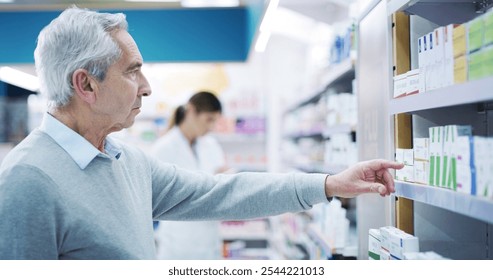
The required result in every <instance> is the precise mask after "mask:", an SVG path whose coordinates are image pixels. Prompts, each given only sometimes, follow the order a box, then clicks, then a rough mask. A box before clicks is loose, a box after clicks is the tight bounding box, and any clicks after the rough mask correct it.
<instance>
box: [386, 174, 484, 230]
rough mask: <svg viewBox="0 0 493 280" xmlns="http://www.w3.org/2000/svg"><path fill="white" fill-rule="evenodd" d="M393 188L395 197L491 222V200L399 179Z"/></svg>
mask: <svg viewBox="0 0 493 280" xmlns="http://www.w3.org/2000/svg"><path fill="white" fill-rule="evenodd" d="M395 189H396V190H395V193H394V195H395V196H397V197H405V198H408V199H412V200H414V201H419V202H422V203H425V204H428V205H432V206H436V207H440V208H443V209H447V210H449V211H452V212H455V213H459V214H462V215H465V216H469V217H472V218H475V219H478V220H481V221H484V222H487V223H490V224H493V214H492V213H493V200H489V199H486V198H482V197H477V196H473V195H467V194H463V193H458V192H454V191H451V190H448V189H444V188H440V187H433V186H427V185H420V184H414V183H408V182H401V181H396V182H395Z"/></svg>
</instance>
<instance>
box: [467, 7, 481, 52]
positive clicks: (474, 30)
mask: <svg viewBox="0 0 493 280" xmlns="http://www.w3.org/2000/svg"><path fill="white" fill-rule="evenodd" d="M483 19H484V18H483V17H482V16H478V17H477V18H475V19H473V20H471V21H469V22H468V23H467V24H466V25H467V38H468V41H467V42H468V51H469V53H473V52H475V51H477V50H479V49H480V48H481V47H482V46H483V36H484V20H483Z"/></svg>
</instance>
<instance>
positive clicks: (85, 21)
mask: <svg viewBox="0 0 493 280" xmlns="http://www.w3.org/2000/svg"><path fill="white" fill-rule="evenodd" d="M127 29H128V23H127V21H126V19H125V15H124V14H122V13H117V14H109V13H98V12H94V11H89V10H86V9H81V8H78V7H75V6H73V7H71V8H68V9H66V10H65V11H63V12H62V13H61V14H60V15H59V16H58V17H57V18H56V19H54V20H53V21H51V23H50V24H48V25H47V26H46V27H45V28H43V30H41V32H40V33H39V36H38V44H37V47H36V50H35V51H34V62H35V65H36V72H37V74H38V77H39V80H40V86H41V88H40V91H41V94H43V95H45V96H47V97H48V100H49V103H50V106H54V107H62V106H64V105H67V104H68V103H69V102H70V100H71V98H72V95H73V85H72V74H73V73H74V72H75V70H77V69H86V70H87V71H88V72H89V74H90V75H92V76H94V77H96V78H97V79H98V80H99V81H102V80H104V78H105V75H106V72H107V70H108V68H109V67H110V66H111V65H112V64H113V63H115V62H116V61H117V60H118V59H119V58H120V56H121V53H122V51H121V49H120V47H119V46H118V44H117V43H116V42H115V41H114V40H113V38H112V37H111V34H110V33H111V32H112V31H114V30H127Z"/></svg>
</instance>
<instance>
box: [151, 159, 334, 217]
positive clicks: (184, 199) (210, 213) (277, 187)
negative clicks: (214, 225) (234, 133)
mask: <svg viewBox="0 0 493 280" xmlns="http://www.w3.org/2000/svg"><path fill="white" fill-rule="evenodd" d="M151 168H152V181H153V182H152V183H153V215H154V218H155V219H161V220H233V219H250V218H258V217H265V216H271V215H277V214H281V213H285V212H299V211H303V210H308V209H310V208H311V207H312V206H313V205H314V204H316V203H321V202H324V201H325V202H326V201H327V200H326V197H325V189H324V183H325V178H326V175H324V174H294V173H292V174H273V173H260V172H257V173H255V172H243V173H238V174H233V175H226V174H220V175H215V176H211V175H208V174H205V173H201V172H191V171H187V170H184V169H180V168H178V167H176V166H173V165H167V164H164V163H159V162H157V160H156V161H154V162H152V163H151Z"/></svg>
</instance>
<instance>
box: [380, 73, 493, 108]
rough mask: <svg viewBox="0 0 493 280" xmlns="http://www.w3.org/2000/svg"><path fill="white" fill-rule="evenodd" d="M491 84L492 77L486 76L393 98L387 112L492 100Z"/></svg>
mask: <svg viewBox="0 0 493 280" xmlns="http://www.w3.org/2000/svg"><path fill="white" fill-rule="evenodd" d="M491 85H493V77H488V78H484V79H480V80H476V81H470V82H467V83H463V84H458V85H453V86H449V87H443V88H440V89H436V90H432V91H429V92H424V93H419V94H414V95H410V96H404V97H400V98H394V99H392V100H390V102H389V114H390V115H394V114H400V113H410V112H416V111H422V110H427V109H434V108H440V107H449V106H457V105H464V104H471V103H477V102H486V101H493V91H491Z"/></svg>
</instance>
